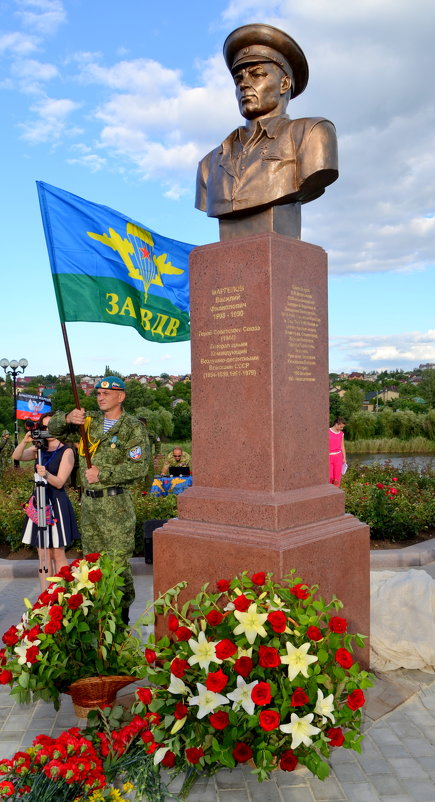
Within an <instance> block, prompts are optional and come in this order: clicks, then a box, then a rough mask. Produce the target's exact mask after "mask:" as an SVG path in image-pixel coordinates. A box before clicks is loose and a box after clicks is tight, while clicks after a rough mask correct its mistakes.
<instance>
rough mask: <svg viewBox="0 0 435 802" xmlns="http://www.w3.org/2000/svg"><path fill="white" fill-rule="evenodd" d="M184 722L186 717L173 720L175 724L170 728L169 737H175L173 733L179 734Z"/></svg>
mask: <svg viewBox="0 0 435 802" xmlns="http://www.w3.org/2000/svg"><path fill="white" fill-rule="evenodd" d="M186 721H187V716H184V717H183V718H177V719H175V724H174V725H173V727H172V730H171V735H175V733H177V732H179V731H180V730H181V729H182V728H183V727H184V725H185V723H186Z"/></svg>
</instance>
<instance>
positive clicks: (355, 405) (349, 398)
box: [341, 381, 364, 420]
mask: <svg viewBox="0 0 435 802" xmlns="http://www.w3.org/2000/svg"><path fill="white" fill-rule="evenodd" d="M363 399H364V392H363V391H362V390H361V388H360V387H358V385H357V384H355V382H354V381H352V382H351V383H350V382H349V387H348V389H347V390H346V392H345V394H344V396H343V398H342V399H341V408H342V410H343V416H344V417H345V418H346V420H349V419H350V417H351V416H352V415H353V414H354V412H358V411H359V410H360V409H361V404H362V402H363Z"/></svg>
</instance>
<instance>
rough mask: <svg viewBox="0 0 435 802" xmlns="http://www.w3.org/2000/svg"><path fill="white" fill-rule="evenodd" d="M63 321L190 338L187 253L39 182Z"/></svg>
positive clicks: (167, 338)
mask: <svg viewBox="0 0 435 802" xmlns="http://www.w3.org/2000/svg"><path fill="white" fill-rule="evenodd" d="M36 183H37V187H38V194H39V203H40V206H41V214H42V222H43V224H44V231H45V239H46V241H47V248H48V254H49V258H50V265H51V272H52V275H53V282H54V288H55V292H56V299H57V305H58V308H59V316H60V319H61V322H62V323H66V322H69V321H75V320H82V321H90V322H95V323H116V324H118V325H121V326H134V328H135V329H137V331H138V332H139V334H141V335H142V337H145V339H146V340H152V341H153V342H162V343H168V342H177V341H181V340H189V339H190V322H189V253H190V251H191V250H192V248H193V247H194V246H193V245H187V244H186V243H185V242H178V241H177V240H172V239H167V237H162V236H160V234H156V233H155V232H154V231H151V230H150V229H148V228H146V227H145V226H143V225H142V224H141V223H137V222H135V221H134V220H131V219H130V218H129V217H126V216H125V215H123V214H121V213H120V212H116V211H114V210H113V209H110V208H109V207H108V206H100V205H99V204H97V203H91V202H90V201H87V200H84V199H83V198H80V197H78V196H77V195H72V194H71V193H70V192H65V190H63V189H58V188H57V187H53V186H51V185H50V184H46V183H44V182H43V181H37V182H36Z"/></svg>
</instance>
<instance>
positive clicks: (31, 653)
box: [26, 646, 39, 663]
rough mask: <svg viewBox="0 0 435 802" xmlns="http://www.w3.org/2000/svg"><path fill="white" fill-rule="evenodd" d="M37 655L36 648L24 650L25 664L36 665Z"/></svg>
mask: <svg viewBox="0 0 435 802" xmlns="http://www.w3.org/2000/svg"><path fill="white" fill-rule="evenodd" d="M38 655H39V649H38V647H37V646H29V648H28V649H26V663H36V660H37V658H38Z"/></svg>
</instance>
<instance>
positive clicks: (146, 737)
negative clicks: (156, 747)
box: [140, 730, 154, 744]
mask: <svg viewBox="0 0 435 802" xmlns="http://www.w3.org/2000/svg"><path fill="white" fill-rule="evenodd" d="M140 738H141V741H143V742H144V744H152V743H153V741H154V735H153V734H152V732H150V730H145V732H142V733H141V736H140Z"/></svg>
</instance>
